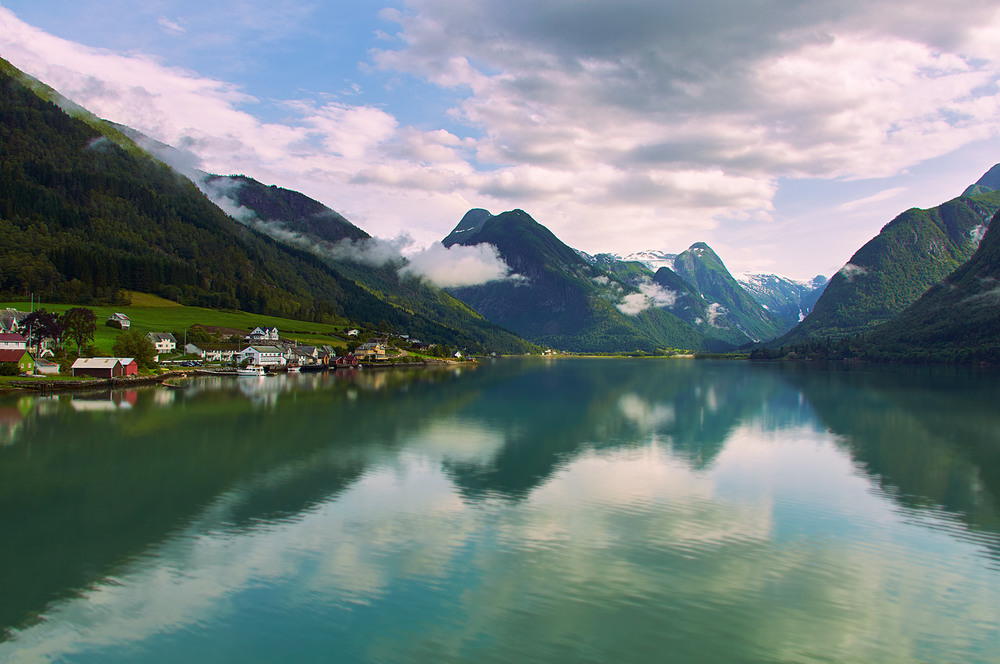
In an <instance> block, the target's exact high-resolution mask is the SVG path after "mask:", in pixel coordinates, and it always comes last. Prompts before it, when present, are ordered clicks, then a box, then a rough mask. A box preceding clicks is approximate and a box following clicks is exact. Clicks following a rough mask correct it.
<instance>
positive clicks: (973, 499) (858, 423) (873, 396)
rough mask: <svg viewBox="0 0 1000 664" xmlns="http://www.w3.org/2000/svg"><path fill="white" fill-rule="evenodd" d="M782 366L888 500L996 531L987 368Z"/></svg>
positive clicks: (993, 415) (998, 462) (996, 435)
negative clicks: (941, 511)
mask: <svg viewBox="0 0 1000 664" xmlns="http://www.w3.org/2000/svg"><path fill="white" fill-rule="evenodd" d="M784 374H785V375H786V376H787V377H788V379H789V380H790V381H791V382H792V383H794V384H796V385H798V386H800V387H801V389H802V391H803V392H804V393H805V395H806V396H807V398H808V399H809V401H810V403H811V404H812V406H813V408H814V409H815V410H816V413H817V414H818V416H819V417H820V419H821V421H822V422H823V424H824V425H826V426H827V427H829V428H830V430H831V431H833V432H834V433H836V434H838V435H840V436H841V441H842V445H844V446H845V447H846V448H847V450H848V451H849V452H850V454H851V456H852V458H853V459H854V460H855V463H856V464H857V465H858V467H859V468H861V469H862V470H864V472H865V473H866V474H868V475H870V476H871V477H872V479H873V480H874V481H875V482H876V483H878V484H879V485H880V486H881V487H882V489H883V490H884V491H885V492H886V493H887V494H889V495H890V496H892V497H893V498H894V499H895V500H897V501H899V502H900V503H901V504H902V505H904V506H906V507H908V508H914V509H926V508H928V507H932V508H944V509H945V510H947V511H948V512H951V513H954V514H956V515H958V516H959V517H960V518H961V519H962V520H963V521H965V522H966V523H968V524H969V525H971V526H973V527H975V528H987V529H989V530H992V531H994V532H996V531H998V530H1000V518H998V513H1000V510H998V507H1000V505H998V503H997V500H998V496H1000V412H998V411H997V409H996V404H997V402H998V399H1000V384H998V382H997V376H996V373H995V371H986V370H984V371H977V370H974V369H967V368H957V367H896V368H890V367H879V368H878V369H876V370H871V369H866V368H864V367H842V368H837V367H834V368H831V369H829V370H823V371H817V370H809V368H808V367H801V366H799V367H795V366H791V367H788V368H786V369H785V371H784Z"/></svg>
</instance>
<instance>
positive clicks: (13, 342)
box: [0, 332, 28, 350]
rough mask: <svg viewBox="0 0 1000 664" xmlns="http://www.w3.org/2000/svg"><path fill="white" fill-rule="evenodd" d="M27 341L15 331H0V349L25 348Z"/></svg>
mask: <svg viewBox="0 0 1000 664" xmlns="http://www.w3.org/2000/svg"><path fill="white" fill-rule="evenodd" d="M27 346H28V342H27V341H26V340H25V339H24V337H22V336H21V335H20V334H17V333H16V332H6V333H0V350H25V349H26V348H27Z"/></svg>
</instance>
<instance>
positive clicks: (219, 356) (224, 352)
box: [184, 343, 240, 362]
mask: <svg viewBox="0 0 1000 664" xmlns="http://www.w3.org/2000/svg"><path fill="white" fill-rule="evenodd" d="M184 352H185V353H187V354H188V355H197V356H199V357H200V358H201V359H203V360H204V361H205V362H232V361H233V360H234V359H235V358H236V356H238V355H239V352H240V345H239V344H226V343H197V344H188V345H187V346H184Z"/></svg>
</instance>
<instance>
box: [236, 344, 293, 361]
mask: <svg viewBox="0 0 1000 664" xmlns="http://www.w3.org/2000/svg"><path fill="white" fill-rule="evenodd" d="M238 360H239V362H240V363H243V362H245V361H248V362H249V363H250V364H256V365H260V366H268V365H283V364H285V354H284V351H283V350H282V349H280V348H278V347H277V346H249V347H248V348H244V349H243V350H242V351H240V354H239V356H238Z"/></svg>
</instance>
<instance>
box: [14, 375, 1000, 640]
mask: <svg viewBox="0 0 1000 664" xmlns="http://www.w3.org/2000/svg"><path fill="white" fill-rule="evenodd" d="M994 385H995V381H993V377H992V376H988V375H984V376H978V377H977V376H972V377H970V376H969V375H968V374H966V373H960V372H952V373H949V372H948V371H944V372H941V371H938V372H934V371H927V372H916V373H913V372H905V371H902V372H895V371H883V370H879V371H873V372H858V371H847V370H825V369H821V368H815V367H789V366H784V365H749V364H747V363H728V362H704V363H703V362H691V361H676V362H664V361H621V360H579V361H576V360H574V361H560V362H556V363H554V364H546V363H542V362H532V361H502V362H497V363H493V364H489V365H487V366H483V367H480V368H478V369H471V370H463V371H461V372H455V371H423V370H412V371H370V372H359V373H356V374H354V375H346V374H339V375H337V374H327V375H315V376H306V375H302V376H288V377H280V378H271V377H269V378H265V379H261V380H257V379H233V378H225V379H224V378H210V379H199V380H198V381H195V382H194V383H193V384H192V387H191V388H189V389H187V390H183V391H170V390H166V389H164V388H150V389H143V390H137V391H136V390H133V391H130V392H128V393H120V392H115V393H100V394H94V395H83V396H64V397H59V398H54V399H37V400H31V399H27V400H26V399H21V400H19V401H16V402H10V403H8V404H6V405H5V406H4V408H3V409H2V410H0V413H6V415H5V416H4V418H3V423H4V424H5V426H6V428H5V429H4V431H5V432H6V437H5V438H4V441H5V442H4V444H2V445H0V516H2V523H3V527H4V542H5V545H4V546H3V547H0V588H4V593H3V594H4V597H3V598H2V599H0V635H2V634H7V635H8V636H9V635H10V634H11V633H12V631H13V630H18V629H23V628H25V627H26V626H29V625H31V624H32V623H33V622H34V621H36V620H37V619H38V617H39V616H41V615H43V613H44V612H45V611H46V610H47V607H51V606H52V605H53V604H54V603H56V602H57V601H58V600H64V599H66V598H69V597H72V596H75V595H77V594H78V593H80V592H82V591H83V589H86V588H88V587H91V586H93V585H94V584H95V583H98V582H99V581H100V580H101V579H103V578H106V577H109V576H114V575H115V574H116V573H118V572H119V571H120V570H123V569H128V568H130V566H133V565H135V564H136V561H138V560H140V559H141V558H142V557H143V556H147V555H149V552H150V551H151V550H152V549H156V548H158V547H167V548H170V547H172V546H174V544H173V543H174V542H175V541H176V540H177V538H179V537H188V536H190V533H191V532H192V529H194V530H195V531H199V530H200V531H203V530H210V531H213V532H222V533H229V534H232V535H239V534H247V533H254V532H256V531H257V530H258V529H260V528H261V527H262V526H265V525H267V526H268V527H273V525H274V524H278V523H283V524H291V525H289V526H288V527H296V526H294V524H295V523H297V521H298V520H301V519H305V518H307V516H308V515H309V514H311V513H313V512H315V511H316V510H322V509H324V507H325V506H327V505H330V504H331V503H332V502H334V501H337V500H340V499H342V498H343V497H344V496H345V495H346V494H348V493H350V491H352V490H353V489H354V488H356V487H358V486H359V485H363V484H364V483H365V482H366V481H369V480H371V481H376V479H375V478H381V476H382V474H384V473H385V472H386V471H387V469H389V470H391V469H393V468H395V467H400V468H407V469H412V468H413V467H414V466H416V467H421V464H429V465H430V466H431V467H436V468H441V469H443V471H444V477H446V478H447V479H448V480H449V481H450V482H451V484H452V485H453V487H454V488H455V489H456V490H457V492H458V496H459V497H460V498H461V500H462V501H464V502H465V503H466V504H467V505H471V506H473V507H482V508H483V509H489V506H490V505H491V504H492V503H493V502H494V501H498V500H499V501H500V502H510V503H518V502H523V501H525V500H527V499H529V498H531V497H534V496H538V495H540V494H543V493H544V492H545V491H546V488H547V487H548V486H549V485H550V484H551V482H552V480H553V478H554V477H556V476H557V475H558V474H559V473H560V472H561V471H562V470H563V469H565V468H567V467H568V466H569V465H571V464H572V465H574V467H575V469H576V472H578V473H580V472H586V471H588V468H592V472H593V473H594V474H595V476H596V475H597V474H599V473H602V472H607V469H606V468H605V466H604V465H602V464H598V463H592V464H590V465H588V464H589V463H590V462H591V461H592V460H593V459H595V458H600V457H601V455H605V454H612V453H613V454H617V455H624V456H622V457H621V458H622V459H626V460H628V461H629V463H630V464H631V465H630V466H628V468H626V469H627V470H628V471H629V473H628V476H625V475H622V476H621V477H614V478H605V479H606V480H608V481H612V480H613V481H614V482H613V485H614V486H615V487H616V488H615V491H618V492H620V493H621V495H622V496H627V495H629V488H628V487H629V483H630V482H632V483H635V482H637V481H638V480H637V479H636V477H644V481H648V482H650V483H651V486H655V485H656V483H657V482H663V481H667V480H669V485H670V486H672V487H680V488H679V489H677V491H679V493H678V495H679V496H681V497H682V498H678V499H677V500H676V501H675V502H676V505H675V506H673V507H672V508H671V509H676V510H688V511H689V512H690V514H689V516H691V515H694V517H697V518H691V519H687V520H684V521H680V520H677V519H674V518H673V517H672V518H671V519H666V520H662V521H657V522H656V527H655V528H653V527H651V526H650V525H648V524H636V525H635V527H636V528H643V529H648V531H649V532H648V539H649V541H651V542H656V541H661V540H662V541H666V540H665V539H664V538H666V537H667V536H669V540H670V541H671V542H673V543H675V544H677V543H681V544H683V543H685V542H688V543H689V545H690V546H692V547H695V546H704V543H705V542H711V541H722V540H724V539H727V538H728V539H732V538H737V539H739V540H740V541H744V542H751V543H758V544H759V543H760V542H763V541H765V540H766V539H767V537H769V536H770V533H771V531H772V528H773V524H772V522H771V517H770V509H769V508H766V507H761V506H760V505H756V504H753V505H750V506H746V505H742V506H740V505H737V504H735V503H733V504H732V505H731V506H729V507H727V508H726V509H723V508H722V507H720V505H719V504H715V502H713V498H712V496H713V493H712V491H713V489H712V485H711V483H708V482H706V481H705V476H706V475H707V474H708V472H709V471H710V470H711V469H712V467H713V465H714V464H716V463H717V461H718V459H720V457H721V455H723V454H724V453H725V452H726V450H727V447H728V446H730V445H732V440H733V438H734V436H736V435H737V434H739V433H740V432H744V431H747V430H750V429H753V430H759V431H765V432H785V433H786V434H787V435H790V436H795V435H800V434H799V433H798V432H808V433H809V435H815V436H822V435H827V432H832V433H833V434H835V435H836V436H837V443H838V445H840V446H841V448H842V449H844V450H846V451H847V452H848V453H849V454H850V456H851V458H852V459H853V460H854V463H855V464H856V466H857V468H858V469H859V470H861V471H863V472H864V473H866V475H867V476H869V477H871V478H872V479H873V480H874V481H875V482H877V483H879V484H880V485H881V487H882V490H883V491H884V492H885V493H886V494H887V495H889V496H891V497H892V498H893V499H894V500H898V501H900V502H901V504H903V505H904V506H906V507H908V508H911V509H926V508H935V509H936V508H938V507H941V508H943V509H946V510H948V511H950V512H953V513H955V514H958V515H960V517H961V518H962V519H963V521H964V522H966V523H968V524H971V525H972V526H974V527H976V528H982V529H988V530H992V531H993V532H995V531H996V530H997V522H996V512H997V510H996V507H997V505H996V496H997V495H998V493H997V490H998V489H1000V486H998V470H1000V459H998V454H1000V452H998V450H1000V441H998V436H1000V433H998V432H1000V415H997V414H996V413H995V412H994V411H993V404H995V403H996V398H997V397H998V396H1000V394H998V388H997V387H995V386H994ZM802 435H805V434H802ZM650 445H653V446H654V447H655V450H656V458H655V459H654V460H653V462H649V461H648V460H644V459H645V457H644V456H643V455H644V454H646V453H647V452H646V450H647V449H648V448H649V446H650ZM651 464H652V466H655V468H657V469H659V470H658V471H657V472H652V471H651V470H650V468H651ZM622 468H625V467H624V466H623V467H622ZM644 468H645V469H646V470H645V471H644V470H643V469H644ZM663 469H666V470H663ZM401 472H402V471H401ZM644 472H645V473H646V474H647V476H644V475H643V473H644ZM664 473H665V474H664ZM431 475H433V474H432V473H431V474H429V477H430V476H431ZM378 481H381V479H379V480H378ZM428 481H429V482H432V481H437V480H436V479H434V478H433V477H431V478H430V479H428ZM596 484H598V483H597V482H596V481H595V482H594V485H596ZM647 493H648V492H647ZM643 496H645V494H643ZM643 496H640V497H639V498H637V500H640V499H641V500H646V498H645V497H643ZM411 500H412V499H411ZM358 509H376V507H368V506H365V507H359V508H358ZM623 509H624V508H623ZM411 510H412V513H411V519H412V520H415V521H419V520H420V518H421V515H420V512H419V511H417V510H416V508H412V507H411ZM426 510H427V512H428V513H431V512H434V511H435V510H439V511H440V510H444V512H443V513H445V514H450V513H451V512H449V510H454V512H455V513H456V514H458V513H460V512H461V513H463V514H464V512H462V511H461V510H460V509H459V508H458V507H456V506H447V505H444V506H442V505H441V504H438V503H435V504H434V505H430V506H427V507H426ZM699 515H700V516H699ZM675 516H676V515H675ZM536 517H537V515H536ZM709 517H710V518H709ZM449 518H450V517H449ZM456 518H457V517H456ZM462 518H471V517H468V516H465V517H462ZM699 519H700V520H701V521H703V522H704V527H702V528H695V527H693V526H692V525H691V524H692V523H694V522H696V521H698V520H699ZM557 525H558V524H553V523H550V522H543V521H541V520H540V521H539V522H538V523H536V524H535V525H534V526H533V527H534V528H536V529H537V531H538V532H542V531H547V532H550V533H551V532H556V531H557ZM344 527H345V528H346V527H349V524H348V525H344ZM614 527H621V525H620V524H619V525H616V526H614ZM608 528H612V526H610V525H609V526H608ZM574 535H575V536H578V537H579V536H580V534H579V533H575V534H574ZM378 536H383V537H389V538H396V539H399V540H404V539H405V538H407V537H409V535H408V534H407V533H406V531H405V529H403V528H402V526H400V530H399V531H398V532H397V531H395V530H393V531H392V532H381V533H372V537H373V538H376V539H377V537H378ZM589 536H593V537H596V536H597V534H596V533H593V532H591V533H589ZM328 537H329V538H331V540H332V539H333V535H332V534H330V535H328ZM460 540H461V537H458V535H457V534H452V536H450V537H446V536H445V535H444V534H442V535H441V537H440V538H438V540H437V544H434V545H431V544H428V545H427V547H428V548H427V549H426V550H424V552H423V556H424V557H423V558H421V560H424V562H423V563H419V564H420V565H426V570H433V569H434V564H432V563H433V561H435V560H439V559H440V558H441V557H442V556H448V555H452V552H453V550H454V548H455V547H457V546H459V544H458V543H457V542H459V541H460ZM324 541H325V540H324ZM373 541H374V540H373ZM327 545H329V546H332V544H330V543H327ZM365 546H369V547H372V546H374V544H367V545H365ZM344 555H346V553H345V554H344ZM358 555H359V556H360V555H361V554H360V553H358ZM352 560H353V559H352ZM341 563H342V564H343V565H345V566H346V565H347V563H346V562H344V561H341ZM219 564H220V565H221V564H222V563H221V562H220V563H219ZM395 564H398V565H399V566H401V567H403V566H407V565H418V563H417V562H413V561H410V562H406V561H403V560H402V559H401V560H399V561H397V562H396V563H395ZM351 565H352V566H353V567H352V569H355V570H356V571H358V573H357V574H354V575H353V576H352V577H351V581H350V583H351V584H354V585H355V586H356V588H355V591H356V593H357V594H358V595H359V596H363V595H364V594H365V593H370V592H374V591H373V590H372V589H373V588H376V587H381V585H380V583H381V582H378V581H376V580H375V577H377V576H378V575H379V574H381V573H384V570H383V571H379V570H378V569H377V566H375V567H373V564H372V563H371V562H365V561H362V560H360V559H358V560H354V561H353V562H352V563H351ZM418 566H419V565H418ZM421 569H423V568H421ZM426 573H427V574H431V573H432V571H426ZM338 574H341V572H338ZM348 576H351V575H348ZM338 578H339V577H338ZM366 579H367V580H366ZM636 583H637V584H639V586H641V579H640V580H638V581H636ZM733 583H736V581H735V580H734V581H733ZM343 584H345V585H350V584H348V581H346V580H343ZM383 585H384V584H383ZM639 586H637V587H639ZM366 589H367V590H366ZM692 592H693V591H692Z"/></svg>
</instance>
